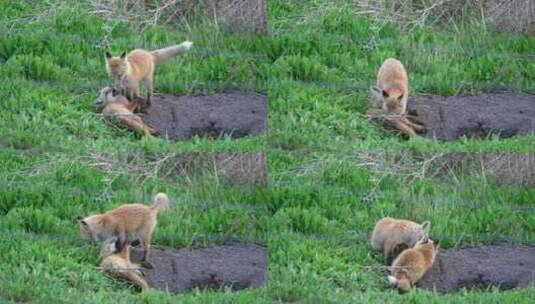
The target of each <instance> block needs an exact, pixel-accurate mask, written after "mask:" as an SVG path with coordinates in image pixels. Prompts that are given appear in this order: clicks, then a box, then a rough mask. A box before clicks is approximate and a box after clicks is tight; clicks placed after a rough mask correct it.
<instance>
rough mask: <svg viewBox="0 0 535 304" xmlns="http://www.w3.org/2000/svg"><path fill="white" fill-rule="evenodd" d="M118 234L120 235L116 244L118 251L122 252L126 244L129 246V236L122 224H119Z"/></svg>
mask: <svg viewBox="0 0 535 304" xmlns="http://www.w3.org/2000/svg"><path fill="white" fill-rule="evenodd" d="M116 232H117V236H118V237H119V238H118V240H117V243H116V244H117V245H116V248H115V250H116V252H114V253H117V252H122V251H123V249H124V247H125V246H128V237H127V235H126V231H125V230H124V227H123V226H122V225H119V226H117V230H116Z"/></svg>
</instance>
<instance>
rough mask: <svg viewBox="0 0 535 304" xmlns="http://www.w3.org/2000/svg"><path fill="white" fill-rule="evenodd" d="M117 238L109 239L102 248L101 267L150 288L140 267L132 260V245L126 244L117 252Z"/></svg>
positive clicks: (142, 287) (104, 270)
mask: <svg viewBox="0 0 535 304" xmlns="http://www.w3.org/2000/svg"><path fill="white" fill-rule="evenodd" d="M117 241H118V239H117V238H111V239H108V240H107V241H106V242H105V243H104V246H103V248H102V251H101V257H102V260H101V262H100V269H101V270H102V271H103V272H111V273H114V274H116V275H117V276H119V277H121V278H123V279H126V280H129V281H131V282H132V283H134V285H136V286H137V287H139V288H141V289H147V288H149V285H148V284H147V282H146V281H145V279H144V278H143V275H142V274H141V271H140V270H139V269H140V267H139V265H137V264H134V263H132V262H131V261H130V246H129V245H126V246H123V248H122V249H121V250H120V251H119V252H117V253H116V250H117V248H116V242H117Z"/></svg>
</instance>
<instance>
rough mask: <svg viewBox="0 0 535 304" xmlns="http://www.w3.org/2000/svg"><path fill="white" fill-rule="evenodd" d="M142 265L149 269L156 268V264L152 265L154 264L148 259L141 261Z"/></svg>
mask: <svg viewBox="0 0 535 304" xmlns="http://www.w3.org/2000/svg"><path fill="white" fill-rule="evenodd" d="M141 266H142V267H143V268H147V269H154V266H152V264H151V263H150V262H148V261H142V262H141Z"/></svg>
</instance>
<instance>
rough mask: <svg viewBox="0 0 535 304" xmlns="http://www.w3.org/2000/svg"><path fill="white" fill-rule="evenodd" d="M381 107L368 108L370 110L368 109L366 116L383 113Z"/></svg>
mask: <svg viewBox="0 0 535 304" xmlns="http://www.w3.org/2000/svg"><path fill="white" fill-rule="evenodd" d="M381 112H382V111H381V109H377V108H368V110H366V116H368V117H371V118H372V117H373V116H377V115H379V114H381Z"/></svg>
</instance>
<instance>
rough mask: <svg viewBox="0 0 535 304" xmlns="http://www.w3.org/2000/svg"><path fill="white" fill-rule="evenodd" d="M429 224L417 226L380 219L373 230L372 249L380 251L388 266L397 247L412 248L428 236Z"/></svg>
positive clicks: (405, 221) (396, 220)
mask: <svg viewBox="0 0 535 304" xmlns="http://www.w3.org/2000/svg"><path fill="white" fill-rule="evenodd" d="M430 226H431V223H430V222H429V221H425V222H423V223H422V224H417V223H415V222H412V221H408V220H398V219H394V218H391V217H385V218H382V219H380V220H379V221H378V222H377V224H376V225H375V228H374V229H373V233H372V237H371V243H372V246H373V248H374V249H376V250H382V251H383V254H384V258H385V264H386V265H390V263H391V262H392V260H393V259H394V252H395V250H396V249H397V248H398V246H400V245H401V246H406V247H408V248H410V247H413V246H414V244H416V242H418V241H419V240H420V239H422V238H424V237H427V236H428V235H429V228H430Z"/></svg>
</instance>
